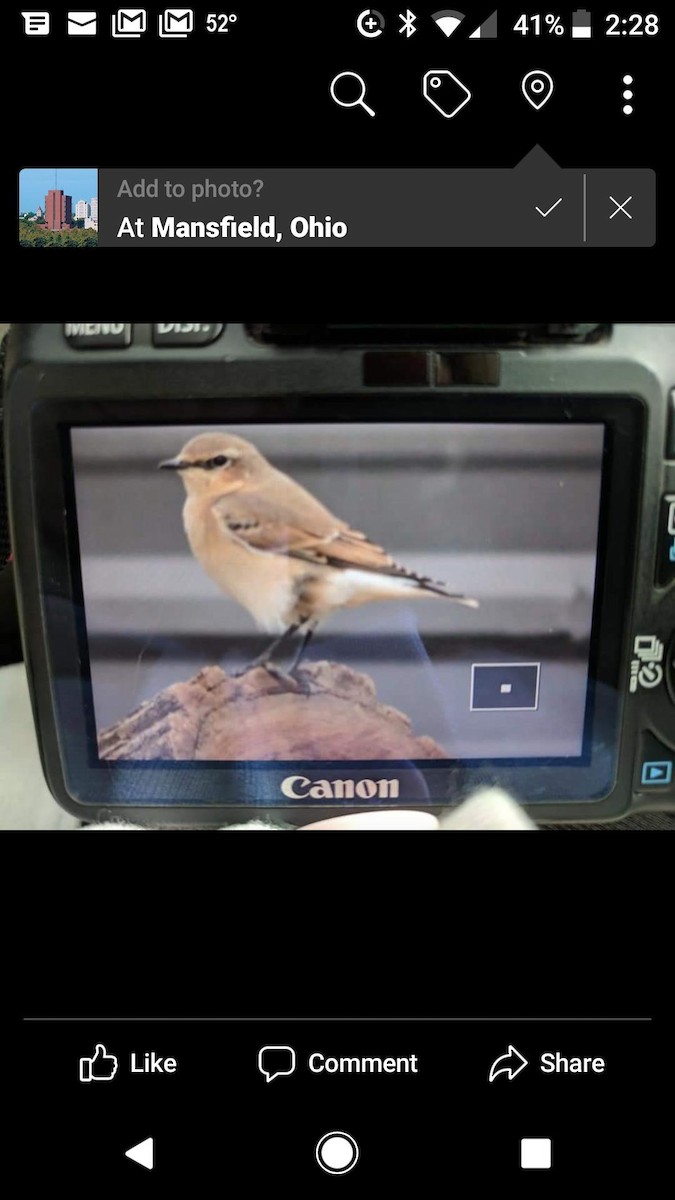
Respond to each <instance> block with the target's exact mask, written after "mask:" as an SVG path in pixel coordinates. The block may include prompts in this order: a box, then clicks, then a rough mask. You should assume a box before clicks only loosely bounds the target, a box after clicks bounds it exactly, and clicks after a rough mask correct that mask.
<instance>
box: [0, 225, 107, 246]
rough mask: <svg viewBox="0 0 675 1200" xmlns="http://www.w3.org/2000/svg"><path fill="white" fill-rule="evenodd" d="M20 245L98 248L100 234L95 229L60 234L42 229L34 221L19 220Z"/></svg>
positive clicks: (69, 230)
mask: <svg viewBox="0 0 675 1200" xmlns="http://www.w3.org/2000/svg"><path fill="white" fill-rule="evenodd" d="M19 245H20V246H28V247H36V248H42V247H43V246H50V247H51V246H57V247H62V248H64V249H67V250H72V249H78V248H79V247H80V246H97V245H98V233H97V232H96V230H95V229H79V228H75V229H64V230H61V231H59V232H56V231H52V230H49V229H41V228H40V226H39V225H36V223H35V222H34V221H23V220H19Z"/></svg>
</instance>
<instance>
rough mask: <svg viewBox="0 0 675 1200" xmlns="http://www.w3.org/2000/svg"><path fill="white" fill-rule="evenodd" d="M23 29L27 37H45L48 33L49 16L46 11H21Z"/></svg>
mask: <svg viewBox="0 0 675 1200" xmlns="http://www.w3.org/2000/svg"><path fill="white" fill-rule="evenodd" d="M21 16H22V17H23V31H24V33H25V34H27V35H28V37H45V35H46V34H48V33H49V28H50V17H49V13H48V12H22V13H21Z"/></svg>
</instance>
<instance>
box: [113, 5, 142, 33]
mask: <svg viewBox="0 0 675 1200" xmlns="http://www.w3.org/2000/svg"><path fill="white" fill-rule="evenodd" d="M147 27H148V17H147V13H146V11H145V9H144V8H118V10H117V12H116V13H113V16H112V35H113V37H114V38H139V37H140V36H141V34H142V33H145V31H146V29H147Z"/></svg>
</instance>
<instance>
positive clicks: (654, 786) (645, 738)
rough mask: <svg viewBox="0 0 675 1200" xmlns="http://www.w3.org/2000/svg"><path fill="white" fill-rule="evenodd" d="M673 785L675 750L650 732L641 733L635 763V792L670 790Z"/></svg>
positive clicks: (674, 782) (674, 781)
mask: <svg viewBox="0 0 675 1200" xmlns="http://www.w3.org/2000/svg"><path fill="white" fill-rule="evenodd" d="M674 786H675V751H674V750H669V749H668V747H667V746H664V744H663V742H660V741H659V739H658V738H655V737H654V735H653V734H652V733H643V735H642V743H641V749H640V754H639V756H638V759H637V762H636V764H635V791H636V792H670V791H672V790H673V787H674Z"/></svg>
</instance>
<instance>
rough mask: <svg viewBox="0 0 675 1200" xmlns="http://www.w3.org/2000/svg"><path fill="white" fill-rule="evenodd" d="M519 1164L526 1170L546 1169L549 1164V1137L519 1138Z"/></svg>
mask: <svg viewBox="0 0 675 1200" xmlns="http://www.w3.org/2000/svg"><path fill="white" fill-rule="evenodd" d="M520 1165H521V1167H523V1168H524V1169H525V1170H526V1171H548V1170H549V1169H550V1166H551V1139H550V1138H521V1139H520Z"/></svg>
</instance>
